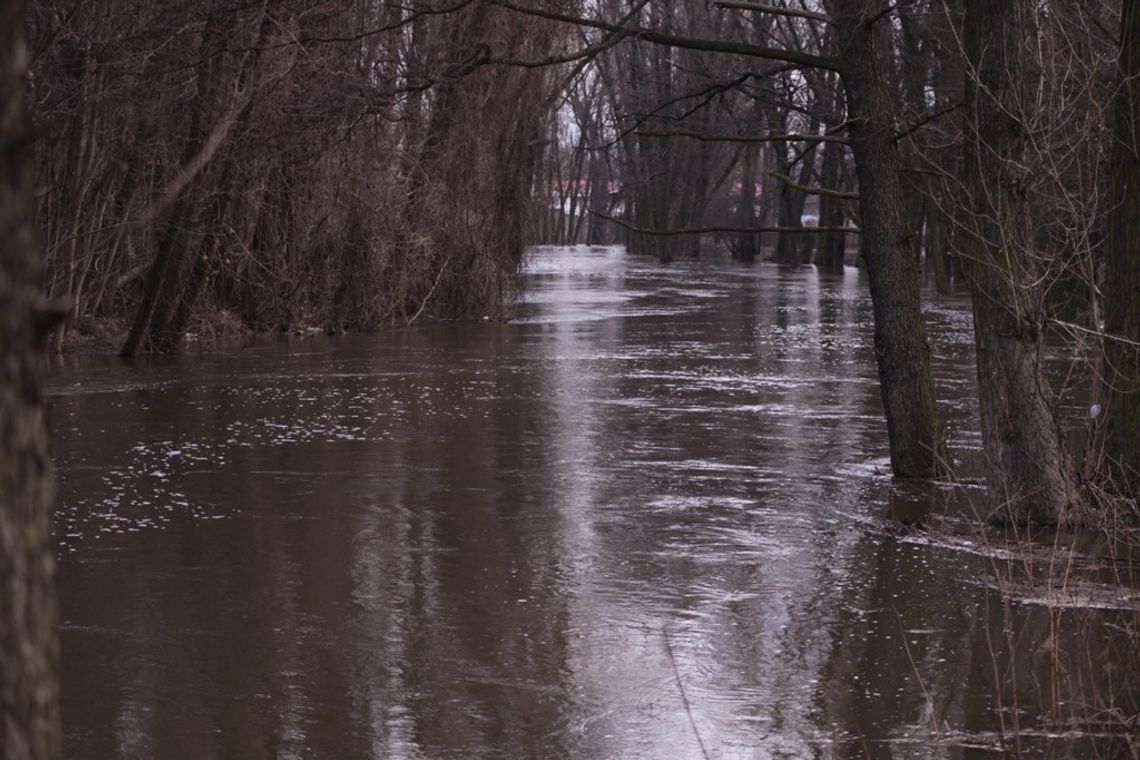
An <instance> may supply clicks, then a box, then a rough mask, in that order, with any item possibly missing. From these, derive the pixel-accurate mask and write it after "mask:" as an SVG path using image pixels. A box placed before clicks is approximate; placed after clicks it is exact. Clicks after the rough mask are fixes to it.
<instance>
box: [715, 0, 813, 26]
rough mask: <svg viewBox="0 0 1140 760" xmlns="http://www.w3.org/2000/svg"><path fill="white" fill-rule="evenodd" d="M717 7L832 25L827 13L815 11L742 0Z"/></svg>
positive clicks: (727, 0) (721, 1)
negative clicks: (804, 19)
mask: <svg viewBox="0 0 1140 760" xmlns="http://www.w3.org/2000/svg"><path fill="white" fill-rule="evenodd" d="M716 7H718V8H724V9H726V10H736V11H756V12H757V13H770V14H772V15H773V16H791V17H793V18H806V19H811V20H812V21H822V22H824V23H825V24H827V23H831V17H830V16H828V15H827V14H825V13H815V12H814V11H807V10H802V11H801V10H795V9H793V8H780V7H778V6H775V5H768V4H766V3H748V2H743V1H742V0H717V3H716Z"/></svg>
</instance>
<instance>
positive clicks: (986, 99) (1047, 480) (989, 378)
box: [964, 0, 1079, 524]
mask: <svg viewBox="0 0 1140 760" xmlns="http://www.w3.org/2000/svg"><path fill="white" fill-rule="evenodd" d="M1035 13H1036V11H1035V10H1034V4H1033V2H1032V0H1004V1H1003V2H1000V3H994V2H990V1H989V0H969V1H968V2H967V3H966V22H965V26H966V31H965V37H966V54H967V57H968V59H969V63H970V65H971V67H972V69H973V71H974V75H975V76H976V80H975V79H974V77H973V76H972V77H970V78H969V80H970V81H969V83H968V84H967V107H968V121H967V124H966V129H967V144H966V182H967V187H968V188H969V189H970V192H971V198H970V202H971V205H972V208H971V210H970V214H969V217H970V218H969V219H967V220H965V222H964V223H965V224H966V225H968V227H967V228H968V229H969V230H970V232H971V238H972V240H973V246H972V249H973V259H974V261H973V262H972V263H971V266H970V271H969V273H968V276H967V280H968V282H969V284H970V290H971V293H972V295H973V305H974V335H975V343H976V345H977V356H978V398H979V401H980V406H981V417H982V440H983V445H984V448H985V453H986V460H987V463H988V468H989V469H988V480H989V487H990V495H991V501H992V506H993V508H994V512H993V517H994V518H995V519H997V520H1001V521H1006V520H1010V521H1014V522H1019V523H1026V522H1028V523H1034V524H1053V523H1057V522H1060V521H1066V520H1068V519H1070V517H1071V515H1072V514H1073V511H1072V510H1073V508H1074V507H1075V506H1076V505H1077V504H1078V503H1079V495H1078V492H1077V488H1076V481H1075V474H1074V470H1073V467H1072V463H1071V461H1070V458H1069V455H1068V453H1067V452H1066V451H1065V448H1064V444H1063V440H1062V437H1061V432H1060V427H1059V426H1058V424H1057V420H1056V416H1055V414H1054V400H1053V397H1052V394H1051V393H1050V391H1049V387H1048V382H1047V380H1046V378H1045V376H1044V373H1043V371H1042V366H1041V360H1042V353H1043V348H1044V337H1045V313H1044V303H1045V294H1044V292H1042V289H1041V287H1040V286H1039V285H1038V283H1039V282H1040V281H1041V279H1042V278H1041V274H1042V272H1041V271H1040V270H1041V264H1040V260H1039V257H1038V256H1036V255H1035V251H1034V244H1033V230H1032V228H1031V225H1032V222H1031V217H1030V209H1029V203H1028V194H1027V185H1028V182H1029V180H1030V179H1031V178H1030V177H1029V176H1028V175H1027V169H1026V168H1025V167H1026V166H1028V164H1027V162H1026V160H1025V159H1026V152H1027V149H1028V129H1027V126H1026V124H1027V119H1028V115H1027V114H1026V113H1025V111H1024V110H1023V109H1025V108H1026V107H1027V106H1028V105H1029V104H1031V103H1032V102H1033V99H1032V96H1031V93H1030V87H1029V85H1030V80H1029V70H1028V66H1027V63H1028V61H1029V60H1031V54H1032V51H1031V46H1032V45H1033V44H1034V40H1035V37H1034V30H1035V24H1034V14H1035Z"/></svg>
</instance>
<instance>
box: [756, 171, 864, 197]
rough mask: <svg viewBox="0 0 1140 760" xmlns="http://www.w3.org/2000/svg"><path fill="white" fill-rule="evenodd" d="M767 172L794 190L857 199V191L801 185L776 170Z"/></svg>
mask: <svg viewBox="0 0 1140 760" xmlns="http://www.w3.org/2000/svg"><path fill="white" fill-rule="evenodd" d="M768 174H769V175H770V176H772V177H775V178H776V179H778V180H780V181H781V182H783V183H784V184H785V185H787V186H788V187H790V188H792V189H794V190H799V191H800V192H801V193H807V194H809V195H826V196H829V197H831V198H843V199H844V200H849V201H857V200H859V193H849V192H847V191H846V190H832V189H830V188H827V187H811V186H810V185H801V184H800V183H799V182H796V181H795V180H794V179H792V178H791V177H789V176H788V175H786V174H779V173H777V172H768Z"/></svg>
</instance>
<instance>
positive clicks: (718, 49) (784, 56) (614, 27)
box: [492, 0, 840, 71]
mask: <svg viewBox="0 0 1140 760" xmlns="http://www.w3.org/2000/svg"><path fill="white" fill-rule="evenodd" d="M492 1H493V2H494V4H495V5H498V6H500V7H502V8H506V9H508V10H511V11H514V12H516V13H521V14H524V15H527V16H536V17H538V18H545V19H549V20H551V21H560V22H563V23H566V24H577V25H578V26H584V27H588V28H591V29H604V30H606V31H610V32H617V33H619V34H621V35H622V36H624V37H634V38H636V39H639V40H645V41H646V42H651V43H653V44H655V45H665V46H668V47H674V48H684V49H686V50H702V51H705V52H709V53H729V54H732V55H742V56H746V57H749V58H764V59H766V60H770V61H784V62H786V63H794V64H796V65H797V66H800V67H802V68H819V69H829V70H831V71H838V70H839V68H840V62H839V59H837V58H833V57H830V56H822V55H813V54H812V53H804V52H801V51H799V50H784V49H782V48H772V47H765V46H763V45H751V44H749V43H747V42H734V41H732V40H711V39H704V38H700V37H685V36H682V35H676V34H667V33H665V32H657V31H654V30H652V29H644V28H641V27H626V26H621V25H619V24H612V23H610V22H608V21H603V20H601V19H591V18H583V17H581V16H572V15H568V14H565V13H557V12H555V11H546V10H542V9H540V8H525V7H523V6H521V5H516V4H515V3H512V2H509V0H492Z"/></svg>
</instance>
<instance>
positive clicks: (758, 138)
mask: <svg viewBox="0 0 1140 760" xmlns="http://www.w3.org/2000/svg"><path fill="white" fill-rule="evenodd" d="M637 134H638V135H642V136H644V137H689V138H692V139H694V140H701V141H703V142H747V143H762V142H781V141H786V140H805V141H807V142H832V143H843V144H846V143H848V142H850V141H849V140H847V139H846V138H843V137H837V136H835V135H796V134H782V135H781V134H768V135H718V134H713V133H710V132H691V131H689V130H685V129H639V130H637Z"/></svg>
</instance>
